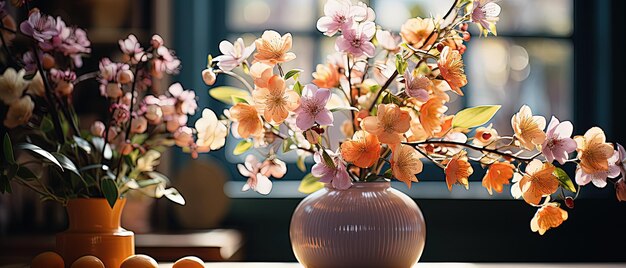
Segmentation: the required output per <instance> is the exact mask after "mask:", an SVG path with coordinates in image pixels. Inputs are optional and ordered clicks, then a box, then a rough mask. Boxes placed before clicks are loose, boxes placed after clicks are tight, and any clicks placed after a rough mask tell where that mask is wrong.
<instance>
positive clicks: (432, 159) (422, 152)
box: [415, 146, 446, 170]
mask: <svg viewBox="0 0 626 268" xmlns="http://www.w3.org/2000/svg"><path fill="white" fill-rule="evenodd" d="M415 149H416V150H417V151H418V152H419V153H420V154H422V155H423V156H424V157H426V158H427V159H428V160H430V161H431V162H433V163H434V164H435V165H437V166H438V167H439V168H441V169H444V170H445V169H446V167H445V166H444V165H443V164H441V163H440V162H437V160H435V159H434V158H433V157H432V156H430V155H428V154H427V153H426V152H425V151H424V150H422V148H419V147H418V146H415Z"/></svg>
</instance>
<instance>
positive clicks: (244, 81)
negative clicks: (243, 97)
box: [215, 70, 254, 92]
mask: <svg viewBox="0 0 626 268" xmlns="http://www.w3.org/2000/svg"><path fill="white" fill-rule="evenodd" d="M215 72H216V73H223V74H225V75H229V76H232V77H234V78H235V79H237V80H239V82H241V83H242V84H243V85H244V86H245V87H246V88H247V89H248V91H250V92H252V91H253V90H254V88H253V87H252V86H251V85H250V83H248V81H246V79H244V78H243V77H241V76H239V75H238V74H236V73H234V72H231V71H222V70H216V71H215Z"/></svg>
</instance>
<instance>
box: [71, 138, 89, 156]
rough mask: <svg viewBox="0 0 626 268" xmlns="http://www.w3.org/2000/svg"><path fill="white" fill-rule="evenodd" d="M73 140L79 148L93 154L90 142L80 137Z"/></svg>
mask: <svg viewBox="0 0 626 268" xmlns="http://www.w3.org/2000/svg"><path fill="white" fill-rule="evenodd" d="M73 138H74V142H76V145H77V146H78V147H79V148H81V149H83V151H85V152H86V153H88V154H90V153H91V145H89V142H88V141H86V140H85V139H83V138H81V137H78V136H74V137H73Z"/></svg>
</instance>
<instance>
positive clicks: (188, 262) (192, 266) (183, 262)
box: [172, 256, 204, 268]
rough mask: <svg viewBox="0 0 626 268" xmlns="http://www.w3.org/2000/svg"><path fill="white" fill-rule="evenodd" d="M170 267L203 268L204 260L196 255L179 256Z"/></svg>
mask: <svg viewBox="0 0 626 268" xmlns="http://www.w3.org/2000/svg"><path fill="white" fill-rule="evenodd" d="M172 268H204V262H203V261H202V260H201V259H200V258H198V257H196V256H187V257H184V258H180V259H179V260H177V261H176V262H175V263H174V266H172Z"/></svg>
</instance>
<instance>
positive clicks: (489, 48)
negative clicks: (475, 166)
mask: <svg viewBox="0 0 626 268" xmlns="http://www.w3.org/2000/svg"><path fill="white" fill-rule="evenodd" d="M464 58H465V61H466V64H467V67H466V70H467V75H468V81H469V82H468V86H467V88H466V89H465V92H466V93H467V101H468V105H470V106H473V105H484V104H501V105H502V109H501V110H500V111H499V112H498V114H497V115H496V117H495V118H494V126H495V127H496V128H497V129H498V131H500V130H502V133H500V134H511V121H510V120H511V116H512V115H513V114H514V113H516V112H517V111H518V110H519V108H520V107H521V106H522V105H523V104H528V105H529V106H530V107H532V109H533V113H534V114H541V115H543V116H546V117H548V116H550V115H555V116H557V117H558V118H559V119H561V120H572V119H573V116H572V86H573V85H572V74H573V69H572V63H573V60H572V44H571V42H570V41H566V40H554V39H540V38H533V39H523V38H486V39H478V38H476V39H472V41H471V42H470V43H469V45H468V49H467V53H466V54H465V55H464ZM546 119H547V120H548V121H549V120H550V119H549V118H546Z"/></svg>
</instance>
